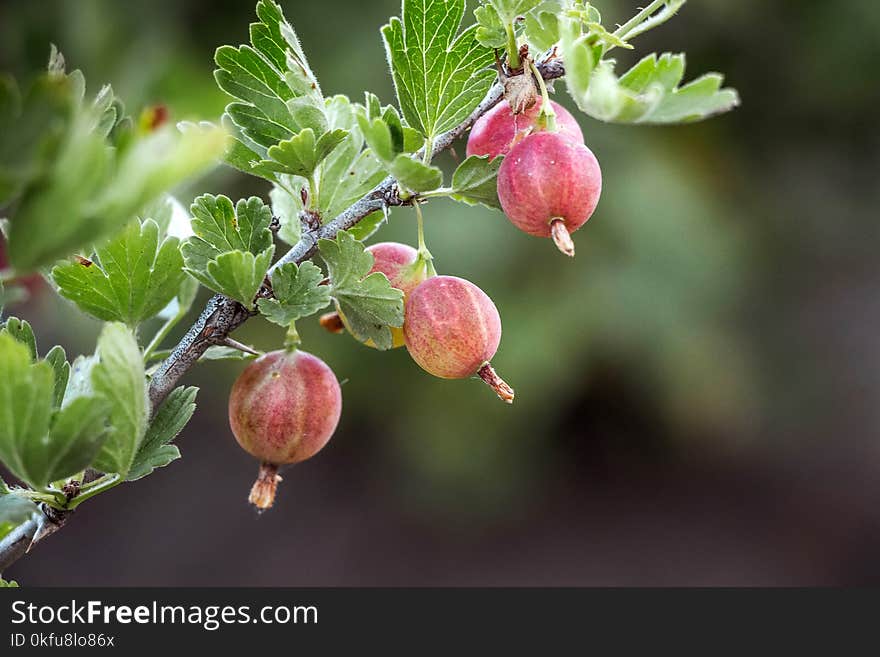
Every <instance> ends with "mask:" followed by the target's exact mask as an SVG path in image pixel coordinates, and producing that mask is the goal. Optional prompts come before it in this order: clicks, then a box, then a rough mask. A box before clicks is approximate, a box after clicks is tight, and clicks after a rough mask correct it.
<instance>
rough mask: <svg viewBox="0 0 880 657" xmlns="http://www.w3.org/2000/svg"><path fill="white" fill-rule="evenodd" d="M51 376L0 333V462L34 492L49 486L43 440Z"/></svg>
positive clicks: (44, 365) (48, 369) (49, 415)
mask: <svg viewBox="0 0 880 657" xmlns="http://www.w3.org/2000/svg"><path fill="white" fill-rule="evenodd" d="M53 390H54V375H53V373H52V366H51V365H49V364H48V363H46V362H43V361H40V362H37V363H34V362H32V359H31V353H30V351H29V349H28V347H27V346H26V345H25V344H23V343H21V342H19V341H18V340H16V339H15V338H13V337H12V336H11V335H10V334H9V333H6V332H0V460H2V461H3V463H4V464H5V465H6V467H7V468H8V469H9V471H10V472H11V473H12V474H14V475H15V476H16V477H18V478H19V479H21V480H22V481H24V482H26V483H28V484H30V485H31V486H33V487H35V488H39V487H42V486H45V485H46V484H47V483H48V481H49V480H48V479H46V477H45V475H46V472H47V463H48V456H49V455H48V453H47V450H46V444H45V440H44V439H45V437H46V436H47V435H48V433H49V423H50V421H51V418H52V396H53Z"/></svg>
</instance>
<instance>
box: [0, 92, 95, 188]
mask: <svg viewBox="0 0 880 657" xmlns="http://www.w3.org/2000/svg"><path fill="white" fill-rule="evenodd" d="M76 105H77V102H76V99H75V97H74V92H73V83H72V81H71V80H70V79H69V78H67V77H65V76H59V75H42V76H40V77H39V78H37V79H36V80H35V81H34V82H33V83H32V84H31V85H30V86H29V87H28V88H27V90H26V91H25V94H24V97H23V98H22V95H21V94H20V92H19V89H18V86H17V85H16V83H15V80H13V79H12V78H11V77H9V76H7V75H2V76H0V115H2V125H3V127H4V129H3V130H2V131H0V205H6V203H7V202H8V201H10V200H12V199H14V198H17V197H19V196H20V195H21V194H22V193H23V192H24V190H25V189H26V188H27V187H28V186H29V185H30V184H32V183H33V182H34V181H36V180H38V179H39V178H40V177H41V176H43V175H45V173H46V172H47V171H48V170H49V168H50V167H51V162H52V159H53V158H54V157H55V156H56V155H57V153H58V152H59V150H61V149H62V144H63V142H64V139H65V137H66V136H67V135H68V133H69V130H70V126H71V123H72V121H73V117H74V113H75V110H76ZM83 127H86V126H85V125H84V126H83Z"/></svg>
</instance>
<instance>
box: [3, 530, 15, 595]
mask: <svg viewBox="0 0 880 657" xmlns="http://www.w3.org/2000/svg"><path fill="white" fill-rule="evenodd" d="M0 538H2V535H0ZM17 588H18V582H16V581H15V580H14V579H11V580H9V581H7V580H5V579H3V578H2V577H0V589H17Z"/></svg>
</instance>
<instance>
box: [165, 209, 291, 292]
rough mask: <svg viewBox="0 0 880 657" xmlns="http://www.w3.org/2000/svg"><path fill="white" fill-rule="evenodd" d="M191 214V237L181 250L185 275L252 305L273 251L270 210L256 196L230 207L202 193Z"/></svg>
mask: <svg viewBox="0 0 880 657" xmlns="http://www.w3.org/2000/svg"><path fill="white" fill-rule="evenodd" d="M192 213H193V215H194V219H193V222H192V225H193V230H194V231H195V235H194V236H193V237H190V238H189V239H187V240H186V241H185V242H184V243H183V246H182V247H181V251H182V253H183V259H184V263H185V268H186V271H187V272H189V273H190V274H191V275H192V276H193V277H194V278H195V279H196V280H198V281H199V282H200V283H202V284H203V285H204V286H206V287H208V288H210V289H212V290H214V291H215V292H219V293H221V294H225V295H226V296H228V297H230V298H233V299H235V300H237V301H239V302H241V303H243V304H245V305H247V306H248V307H250V306H252V305H253V300H254V296H255V295H256V293H257V291H258V290H259V289H260V285H262V283H263V278H264V277H265V275H266V271H267V270H268V269H269V265H270V264H271V262H272V255H273V253H274V252H275V247H274V245H273V244H272V232H271V231H270V230H269V224H270V223H271V221H272V212H271V210H270V209H269V208H268V207H267V206H266V205H265V204H264V203H263V201H262V200H260V199H259V198H257V197H252V198H250V199H248V200H244V199H242V200H240V201H239V202H238V203H237V204H236V206H235V208H233V206H232V201H230V200H229V199H228V198H227V197H225V196H212V195H210V194H205V195H204V196H200V197H198V198H197V199H196V200H195V202H194V203H193V205H192Z"/></svg>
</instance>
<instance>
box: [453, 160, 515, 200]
mask: <svg viewBox="0 0 880 657" xmlns="http://www.w3.org/2000/svg"><path fill="white" fill-rule="evenodd" d="M503 161H504V157H503V156H498V157H496V158H495V159H494V160H491V161H490V160H489V156H488V155H484V156H478V155H471V156H470V157H469V158H467V159H466V160H465V161H464V162H462V163H461V164H460V165H459V166H458V168H457V169H456V170H455V173H453V174H452V198H454V199H455V200H456V201H462V202H464V203H467V204H468V205H476V204H477V203H479V204H482V205H485V206H486V207H489V208H498V209H500V208H501V202H500V201H499V200H498V169H499V168H500V167H501V163H502V162H503Z"/></svg>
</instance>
